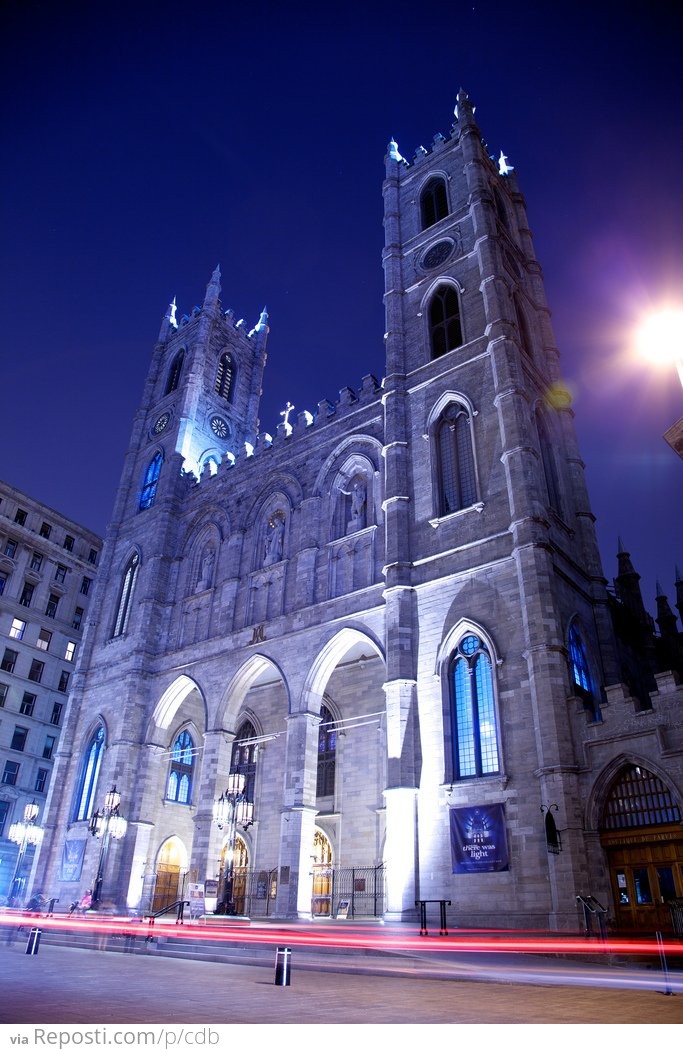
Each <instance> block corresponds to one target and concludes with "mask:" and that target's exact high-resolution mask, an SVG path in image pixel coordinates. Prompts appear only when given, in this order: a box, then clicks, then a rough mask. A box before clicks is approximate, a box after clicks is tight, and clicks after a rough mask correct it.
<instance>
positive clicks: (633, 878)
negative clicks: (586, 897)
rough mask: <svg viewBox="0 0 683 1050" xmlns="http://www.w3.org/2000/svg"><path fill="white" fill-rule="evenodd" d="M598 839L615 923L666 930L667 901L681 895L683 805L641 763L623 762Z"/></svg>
mask: <svg viewBox="0 0 683 1050" xmlns="http://www.w3.org/2000/svg"><path fill="white" fill-rule="evenodd" d="M600 841H601V843H602V845H603V847H604V849H605V850H606V851H607V857H608V860H609V872H610V883H611V886H612V895H613V898H614V914H615V917H616V921H617V925H618V926H619V928H620V929H625V930H639V931H640V930H643V931H644V930H670V929H671V927H672V923H671V911H670V908H669V901H672V900H674V899H675V898H676V897H683V827H682V826H681V808H680V806H679V804H678V802H677V800H676V799H674V798H673V796H672V793H671V791H669V789H668V788H667V786H666V785H665V784H664V783H663V782H662V781H661V780H660V778H659V777H657V776H655V775H654V773H651V772H650V771H649V770H648V769H645V768H644V767H643V766H636V765H628V766H625V767H624V768H623V769H622V770H621V771H620V772H619V774H618V775H617V776H616V778H615V780H614V781H613V783H612V786H611V789H610V791H609V794H608V796H607V799H606V801H605V806H604V810H603V814H602V821H601V824H600Z"/></svg>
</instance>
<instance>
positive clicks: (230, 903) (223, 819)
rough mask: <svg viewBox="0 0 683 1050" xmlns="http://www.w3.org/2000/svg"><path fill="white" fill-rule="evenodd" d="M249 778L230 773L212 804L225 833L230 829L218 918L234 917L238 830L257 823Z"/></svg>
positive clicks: (219, 824) (219, 825) (216, 817)
mask: <svg viewBox="0 0 683 1050" xmlns="http://www.w3.org/2000/svg"><path fill="white" fill-rule="evenodd" d="M245 785H246V777H245V776H244V774H243V773H231V774H230V776H229V777H228V786H227V788H226V789H225V791H224V792H223V794H222V795H221V796H220V798H217V799H216V801H215V802H214V804H213V819H214V820H215V822H216V824H217V825H218V827H219V828H220V829H221V830H222V829H223V828H227V832H228V834H227V842H226V863H225V875H224V878H223V895H222V899H221V901H220V902H219V904H218V906H217V908H216V914H217V915H234V914H235V902H234V900H233V889H234V877H235V842H236V840H237V828H238V827H240V828H242V829H244V830H246V829H247V828H248V827H250V826H251V825H252V824H253V823H254V803H253V802H250V801H249V800H248V798H247V796H246V794H245V792H244V788H245Z"/></svg>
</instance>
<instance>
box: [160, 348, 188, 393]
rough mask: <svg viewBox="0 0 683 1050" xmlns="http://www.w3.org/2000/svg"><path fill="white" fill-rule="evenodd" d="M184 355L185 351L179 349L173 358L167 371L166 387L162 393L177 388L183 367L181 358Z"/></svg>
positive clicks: (170, 391)
mask: <svg viewBox="0 0 683 1050" xmlns="http://www.w3.org/2000/svg"><path fill="white" fill-rule="evenodd" d="M184 357H185V351H184V350H179V351H178V353H177V354H176V355H175V357H174V358H173V363H172V364H171V367H170V369H169V371H168V379H167V380H166V389H165V391H164V395H166V394H170V393H172V392H173V391H174V390H177V388H178V383H179V381H180V373H181V372H182V369H183V358H184Z"/></svg>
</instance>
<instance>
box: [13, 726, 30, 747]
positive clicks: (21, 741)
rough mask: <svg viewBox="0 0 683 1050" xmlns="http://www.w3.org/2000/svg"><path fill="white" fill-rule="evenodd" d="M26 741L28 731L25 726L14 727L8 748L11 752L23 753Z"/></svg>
mask: <svg viewBox="0 0 683 1050" xmlns="http://www.w3.org/2000/svg"><path fill="white" fill-rule="evenodd" d="M27 739H28V729H27V728H26V726H15V727H14V732H13V733H12V742H11V743H10V748H11V749H12V751H23V750H24V748H25V747H26V741H27Z"/></svg>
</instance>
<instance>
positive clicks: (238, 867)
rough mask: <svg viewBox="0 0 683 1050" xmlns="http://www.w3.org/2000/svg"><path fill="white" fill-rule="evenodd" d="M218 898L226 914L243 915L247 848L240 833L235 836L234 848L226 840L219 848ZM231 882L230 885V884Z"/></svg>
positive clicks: (244, 908) (245, 897)
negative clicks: (221, 847) (220, 848)
mask: <svg viewBox="0 0 683 1050" xmlns="http://www.w3.org/2000/svg"><path fill="white" fill-rule="evenodd" d="M220 863H221V866H220V872H221V874H220V881H219V883H218V900H219V901H221V902H222V905H223V908H224V909H225V911H224V914H226V915H244V914H246V911H247V875H248V871H249V850H248V848H247V844H246V842H245V841H244V839H243V838H242V836H241V835H237V836H236V837H235V845H234V848H232V849H231V847H230V843H229V842H228V841H227V840H226V842H225V843H224V844H223V849H222V850H221V862H220ZM231 883H232V885H231Z"/></svg>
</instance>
